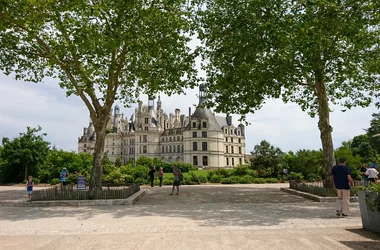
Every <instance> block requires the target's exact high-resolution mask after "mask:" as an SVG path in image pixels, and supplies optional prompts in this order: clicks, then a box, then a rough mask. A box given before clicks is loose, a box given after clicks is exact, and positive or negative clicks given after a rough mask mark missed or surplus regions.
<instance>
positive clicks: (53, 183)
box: [50, 178, 61, 185]
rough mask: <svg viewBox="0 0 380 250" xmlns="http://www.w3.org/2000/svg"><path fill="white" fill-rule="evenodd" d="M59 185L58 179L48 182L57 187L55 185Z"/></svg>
mask: <svg viewBox="0 0 380 250" xmlns="http://www.w3.org/2000/svg"><path fill="white" fill-rule="evenodd" d="M59 183H61V181H60V180H59V179H58V178H54V179H52V180H51V181H50V184H51V185H57V184H59Z"/></svg>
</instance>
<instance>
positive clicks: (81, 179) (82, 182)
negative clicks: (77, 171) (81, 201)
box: [77, 176, 86, 190]
mask: <svg viewBox="0 0 380 250" xmlns="http://www.w3.org/2000/svg"><path fill="white" fill-rule="evenodd" d="M77 189H78V190H86V176H78V182H77Z"/></svg>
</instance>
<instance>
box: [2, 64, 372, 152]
mask: <svg viewBox="0 0 380 250" xmlns="http://www.w3.org/2000/svg"><path fill="white" fill-rule="evenodd" d="M197 93H198V89H192V90H191V89H189V90H187V91H186V95H185V96H183V95H182V96H179V95H175V96H171V97H168V96H166V95H161V100H162V103H163V109H164V111H166V112H167V113H170V112H173V113H174V110H175V109H176V108H179V109H181V114H182V113H183V114H186V115H187V114H188V109H189V107H191V108H192V110H193V111H194V109H195V107H194V105H195V104H197V103H198V99H197ZM141 100H142V101H143V102H144V104H147V97H146V96H141ZM119 106H120V108H121V112H122V113H124V115H126V116H128V117H130V116H131V115H132V113H133V110H134V108H135V107H136V105H132V108H129V109H127V108H124V107H123V105H121V104H119ZM374 112H379V110H378V109H376V108H375V107H374V106H371V107H368V108H353V109H352V110H348V111H346V112H344V113H343V112H340V108H339V107H337V108H335V110H334V112H333V113H331V126H332V127H333V128H334V131H333V140H334V147H335V148H337V147H339V146H340V145H341V143H342V142H343V141H347V140H350V139H352V138H353V137H354V136H356V135H360V134H362V133H364V129H366V128H368V127H369V122H370V119H371V114H372V113H374ZM238 118H239V116H238V115H234V116H233V119H234V124H235V125H236V126H237V125H238V122H237V120H238ZM247 120H248V122H250V123H251V125H249V126H247V128H246V148H247V150H246V153H249V152H251V151H252V149H253V147H254V145H256V144H258V143H260V141H261V140H264V139H265V140H267V141H269V142H270V143H271V144H273V145H274V146H276V147H279V148H281V149H282V150H283V151H289V150H292V151H297V150H299V149H320V148H321V141H320V138H319V130H318V127H317V123H318V121H317V119H316V118H314V119H313V118H310V117H309V116H308V115H307V114H306V113H305V112H303V111H302V110H301V109H300V108H299V107H298V106H297V105H296V104H292V103H290V104H284V103H283V102H282V101H281V100H269V101H267V103H266V104H265V105H264V106H263V108H262V109H261V110H259V111H257V112H256V113H255V114H249V115H248V116H247ZM88 123H89V113H88V111H87V108H86V107H85V105H84V103H83V102H82V100H81V99H80V98H79V97H77V96H70V97H66V92H65V90H63V89H61V88H60V87H59V86H58V83H57V82H56V81H55V80H53V79H48V80H45V81H44V82H42V83H38V84H35V83H29V82H24V81H16V80H15V79H14V78H13V77H12V76H6V75H4V74H3V73H1V72H0V138H2V137H8V138H14V137H17V136H18V135H19V133H21V132H25V131H26V127H28V126H29V127H37V126H41V127H42V131H43V132H45V133H47V137H46V140H47V141H49V142H50V143H51V144H52V145H55V146H56V147H57V148H59V149H63V150H67V151H77V142H78V137H79V136H81V135H82V133H83V127H86V126H88Z"/></svg>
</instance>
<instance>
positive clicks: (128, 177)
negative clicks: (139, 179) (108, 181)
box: [124, 175, 135, 184]
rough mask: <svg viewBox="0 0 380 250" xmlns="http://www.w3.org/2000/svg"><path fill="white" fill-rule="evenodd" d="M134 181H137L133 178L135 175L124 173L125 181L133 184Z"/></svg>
mask: <svg viewBox="0 0 380 250" xmlns="http://www.w3.org/2000/svg"><path fill="white" fill-rule="evenodd" d="M134 182H135V180H134V179H133V177H132V176H131V175H124V183H125V184H131V183H134Z"/></svg>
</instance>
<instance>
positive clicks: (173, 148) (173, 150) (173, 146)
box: [173, 145, 175, 153]
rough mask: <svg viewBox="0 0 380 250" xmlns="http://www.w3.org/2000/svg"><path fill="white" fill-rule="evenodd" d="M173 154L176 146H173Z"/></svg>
mask: <svg viewBox="0 0 380 250" xmlns="http://www.w3.org/2000/svg"><path fill="white" fill-rule="evenodd" d="M173 153H175V145H173Z"/></svg>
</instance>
